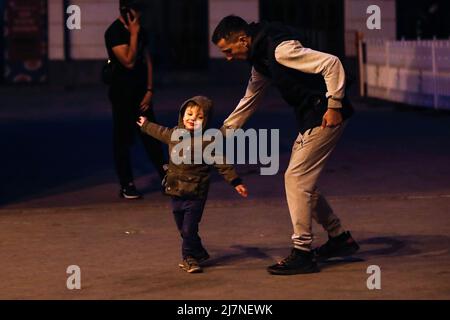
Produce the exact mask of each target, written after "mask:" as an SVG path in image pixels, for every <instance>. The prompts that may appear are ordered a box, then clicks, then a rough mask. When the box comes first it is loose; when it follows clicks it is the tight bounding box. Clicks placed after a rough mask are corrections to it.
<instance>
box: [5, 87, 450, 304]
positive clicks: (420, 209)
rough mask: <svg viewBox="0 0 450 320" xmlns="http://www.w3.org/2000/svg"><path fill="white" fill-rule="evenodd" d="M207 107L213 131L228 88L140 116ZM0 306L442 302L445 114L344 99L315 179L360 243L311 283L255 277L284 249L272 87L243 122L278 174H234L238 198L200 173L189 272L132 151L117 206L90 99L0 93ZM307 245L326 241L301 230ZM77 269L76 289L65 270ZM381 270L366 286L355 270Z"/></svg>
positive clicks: (104, 130)
mask: <svg viewBox="0 0 450 320" xmlns="http://www.w3.org/2000/svg"><path fill="white" fill-rule="evenodd" d="M197 93H204V94H208V95H210V96H211V97H212V98H213V99H214V100H215V101H216V109H217V112H216V114H215V115H216V123H220V121H222V120H223V118H224V116H225V115H226V113H227V112H229V111H230V110H231V109H232V108H233V107H234V104H235V103H236V101H237V100H238V99H239V97H240V95H241V94H242V88H225V87H209V88H203V89H202V90H199V89H198V88H189V87H184V88H183V89H180V88H164V89H161V90H159V92H158V101H157V104H156V110H155V111H156V113H157V115H158V118H159V119H160V121H161V122H162V123H163V124H166V125H173V124H174V123H175V121H176V116H175V117H174V112H175V110H176V109H177V108H178V106H179V104H180V103H181V102H182V101H183V100H184V99H185V98H186V97H188V96H189V95H194V94H197ZM0 95H1V96H2V108H1V109H0V150H2V153H1V155H2V156H1V158H0V159H1V160H0V161H1V167H0V168H1V169H0V181H2V182H1V184H0V228H1V230H2V231H1V233H0V248H1V250H0V270H1V273H0V283H1V286H0V298H1V299H449V298H450V284H449V283H450V254H449V245H450V238H449V237H450V236H449V235H450V223H449V222H450V221H449V220H450V218H449V213H450V180H449V177H450V167H449V165H448V164H449V163H450V139H449V136H450V135H449V133H450V116H449V115H448V114H437V113H435V112H432V111H414V110H398V109H395V108H393V107H392V106H391V105H388V104H383V103H379V102H377V103H374V102H367V101H360V100H356V107H357V110H358V113H357V114H356V115H355V117H354V118H353V120H352V121H351V123H350V124H349V125H348V127H347V131H346V133H345V134H344V137H343V139H342V141H341V142H340V144H339V146H338V148H337V149H336V151H335V153H334V154H333V156H332V159H330V162H329V165H328V166H327V169H326V170H325V172H324V174H323V176H322V179H321V181H320V188H321V189H322V191H323V192H324V193H325V194H326V195H327V196H328V198H329V200H330V202H331V204H332V205H333V207H334V208H335V211H336V212H337V213H338V214H339V216H340V217H341V219H342V221H343V223H344V225H345V226H346V227H347V228H349V229H350V230H351V231H352V232H353V235H354V236H355V238H357V239H358V240H359V242H360V244H361V251H360V253H358V254H357V255H355V256H354V257H353V258H349V259H346V260H338V261H333V262H329V263H326V264H322V265H321V268H322V272H321V273H319V274H313V275H298V276H291V277H274V276H270V275H269V274H267V273H266V272H265V267H266V266H267V265H269V264H271V263H273V261H275V260H277V259H279V258H282V257H284V256H285V255H286V254H287V253H288V250H289V244H290V239H289V237H290V232H291V229H290V223H289V216H288V211H287V207H286V203H285V199H284V193H283V171H284V169H285V168H286V165H287V162H288V159H289V151H290V147H291V144H292V142H293V140H294V137H295V126H294V121H293V119H292V116H291V112H290V111H291V110H289V108H288V107H286V106H284V105H283V103H282V102H281V100H279V99H278V97H277V94H276V93H274V92H272V93H270V94H269V95H268V97H267V99H266V102H265V104H264V105H263V106H261V109H260V110H259V111H258V112H257V113H256V114H255V116H254V117H253V118H252V120H251V121H250V123H249V126H251V127H255V128H280V133H281V139H280V152H281V159H280V172H279V173H278V174H277V175H276V176H260V175H259V174H258V172H259V170H258V166H240V167H238V171H239V172H240V173H241V174H242V175H243V178H244V179H245V181H246V184H247V185H248V187H249V189H250V197H249V198H248V199H240V198H239V197H238V196H237V195H235V194H234V191H233V190H232V189H231V188H230V187H229V186H227V185H226V184H225V183H224V182H223V181H221V178H220V177H218V176H215V177H214V179H213V183H212V188H211V197H210V199H209V201H208V204H207V208H206V212H205V216H204V220H203V222H202V224H201V234H202V236H203V239H204V242H205V245H206V246H207V248H208V249H209V250H210V253H211V254H212V259H211V260H210V261H209V262H208V263H207V264H206V267H205V273H203V274H198V275H187V274H185V273H184V272H182V271H180V270H178V267H177V263H178V261H179V244H180V240H179V238H178V235H177V233H176V230H175V226H174V223H173V221H172V217H171V215H170V211H169V210H170V209H169V203H168V198H166V197H164V196H162V195H161V194H160V193H159V192H158V191H157V187H156V180H157V179H156V175H155V174H154V172H153V169H152V168H151V166H150V165H149V164H148V162H147V160H146V158H145V156H144V154H143V152H142V149H141V148H140V146H139V145H138V146H137V147H136V149H135V150H134V155H135V157H134V158H135V168H136V170H135V173H136V176H138V178H137V184H138V186H139V187H140V188H141V189H142V190H143V191H144V192H145V199H143V200H141V201H134V202H126V201H123V200H120V199H118V198H117V196H116V193H117V187H116V182H115V176H114V173H113V170H112V162H111V151H110V150H111V143H110V140H111V139H110V130H111V119H110V113H109V107H108V102H107V100H106V98H105V92H104V88H101V87H90V88H78V89H75V90H73V91H65V90H63V89H61V88H21V89H14V90H13V89H12V88H0ZM315 236H316V243H317V244H319V243H322V242H323V241H325V240H326V234H324V232H323V231H322V230H321V229H320V228H319V227H318V226H315ZM69 265H78V266H80V268H81V273H82V279H81V285H82V289H81V290H74V291H69V290H68V289H67V288H66V279H67V277H68V275H67V274H66V268H67V267H68V266H69ZM370 265H378V266H379V267H380V268H381V286H382V288H381V290H368V289H367V286H366V280H367V278H368V276H369V275H368V274H367V273H366V270H367V268H368V266H370Z"/></svg>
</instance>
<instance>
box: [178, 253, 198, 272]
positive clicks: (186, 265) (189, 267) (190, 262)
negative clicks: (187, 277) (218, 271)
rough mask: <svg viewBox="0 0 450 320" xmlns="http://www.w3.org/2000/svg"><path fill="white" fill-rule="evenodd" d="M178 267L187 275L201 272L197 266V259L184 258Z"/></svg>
mask: <svg viewBox="0 0 450 320" xmlns="http://www.w3.org/2000/svg"><path fill="white" fill-rule="evenodd" d="M178 266H179V267H180V268H181V269H183V270H184V271H186V272H187V273H200V272H202V271H203V270H202V268H201V267H200V265H199V264H198V261H197V259H195V258H194V257H186V259H184V260H183V261H182V262H181V263H180V264H179V265H178Z"/></svg>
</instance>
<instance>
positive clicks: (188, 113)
mask: <svg viewBox="0 0 450 320" xmlns="http://www.w3.org/2000/svg"><path fill="white" fill-rule="evenodd" d="M203 118H204V115H203V110H202V108H200V107H198V106H193V107H187V108H186V110H185V111H184V116H183V124H184V127H185V128H186V129H187V130H196V129H200V128H201V127H202V124H203Z"/></svg>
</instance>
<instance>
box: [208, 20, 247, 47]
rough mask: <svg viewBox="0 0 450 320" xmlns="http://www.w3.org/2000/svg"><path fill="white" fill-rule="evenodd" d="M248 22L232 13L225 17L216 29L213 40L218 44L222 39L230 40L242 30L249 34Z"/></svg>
mask: <svg viewBox="0 0 450 320" xmlns="http://www.w3.org/2000/svg"><path fill="white" fill-rule="evenodd" d="M247 30H248V23H247V22H246V21H245V20H244V19H242V18H241V17H238V16H235V15H230V16H226V17H225V18H223V19H222V20H221V21H220V22H219V24H218V25H217V27H216V29H214V32H213V35H212V37H211V41H212V42H213V43H214V44H217V43H218V42H219V41H220V39H225V40H226V41H229V40H230V39H232V38H233V37H235V36H236V35H238V34H239V33H241V32H244V33H245V34H247Z"/></svg>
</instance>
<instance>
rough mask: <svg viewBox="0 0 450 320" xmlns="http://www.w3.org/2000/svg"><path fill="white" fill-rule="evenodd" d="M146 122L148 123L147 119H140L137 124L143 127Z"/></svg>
mask: <svg viewBox="0 0 450 320" xmlns="http://www.w3.org/2000/svg"><path fill="white" fill-rule="evenodd" d="M145 121H147V118H146V117H139V120H138V121H136V123H137V124H138V126H139V127H142V125H143V124H144V122H145Z"/></svg>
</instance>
